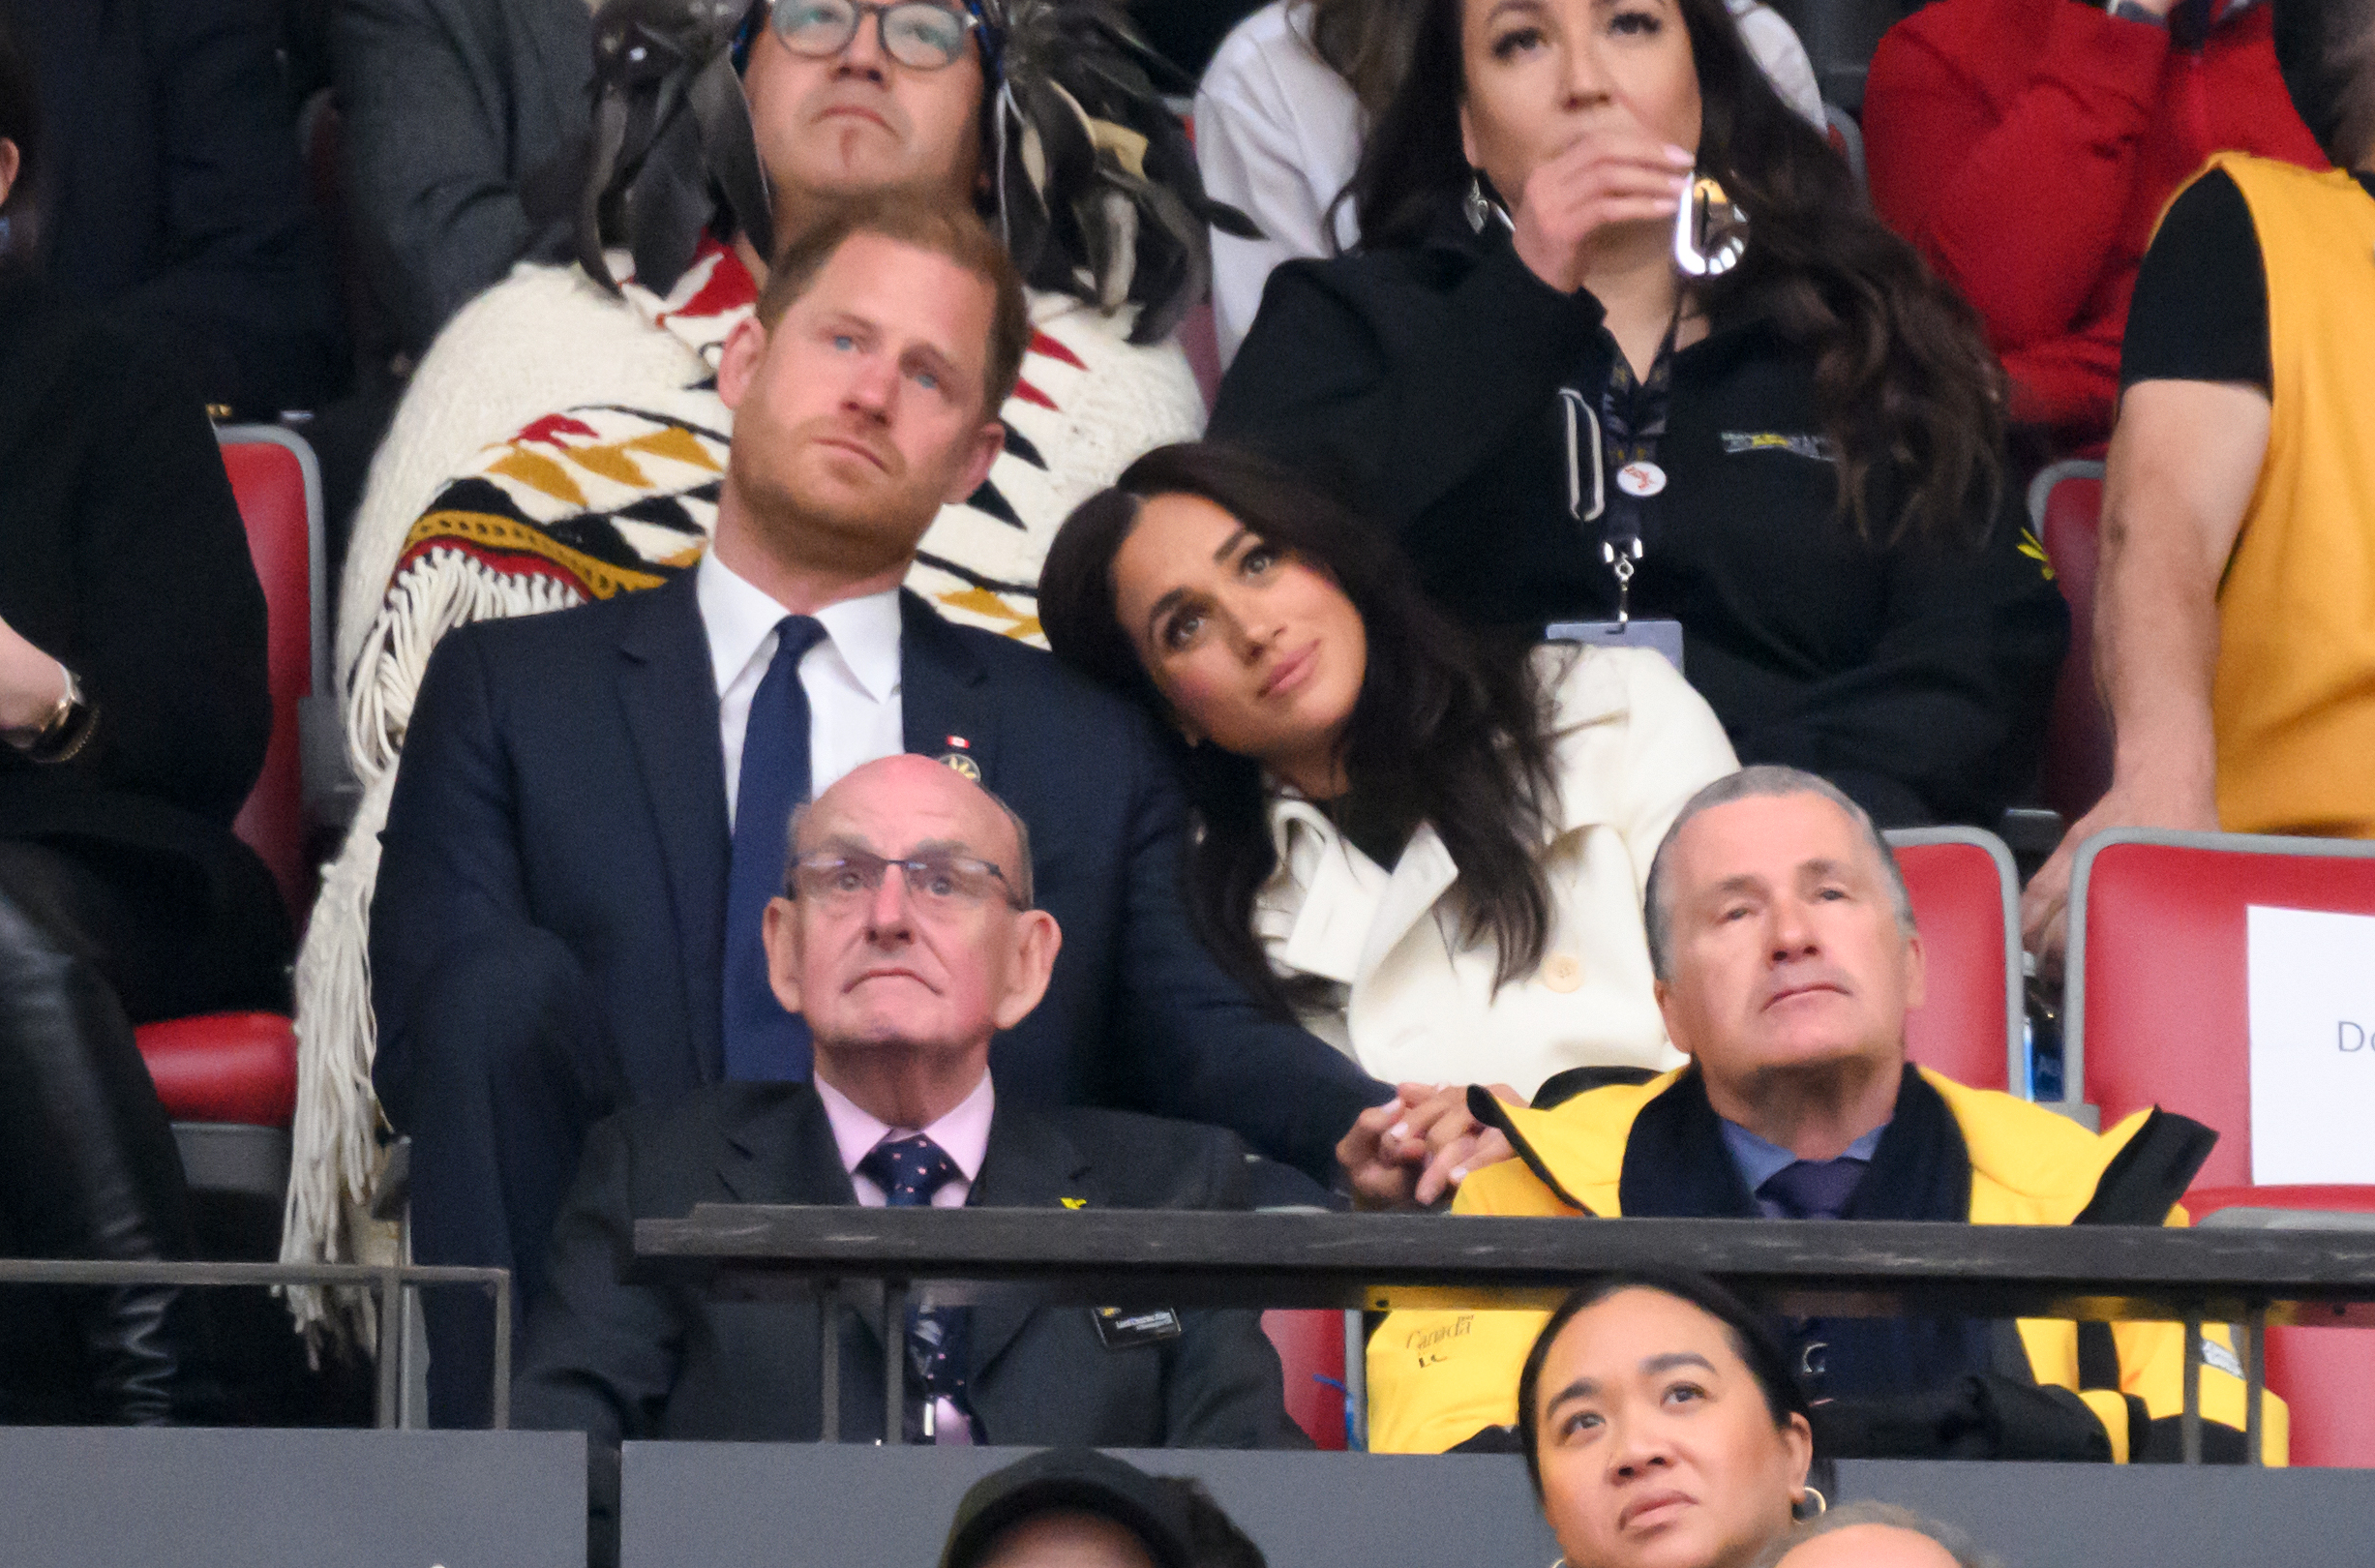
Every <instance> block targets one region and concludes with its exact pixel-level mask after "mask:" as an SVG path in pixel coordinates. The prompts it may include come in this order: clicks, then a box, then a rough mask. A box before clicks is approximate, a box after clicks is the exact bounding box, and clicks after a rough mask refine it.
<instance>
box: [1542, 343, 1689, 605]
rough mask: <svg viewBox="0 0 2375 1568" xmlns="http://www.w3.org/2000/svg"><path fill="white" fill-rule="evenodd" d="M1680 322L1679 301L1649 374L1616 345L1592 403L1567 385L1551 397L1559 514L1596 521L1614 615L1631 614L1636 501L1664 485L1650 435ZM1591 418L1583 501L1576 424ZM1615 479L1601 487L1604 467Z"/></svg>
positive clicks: (1664, 400)
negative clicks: (1562, 502) (1559, 429)
mask: <svg viewBox="0 0 2375 1568" xmlns="http://www.w3.org/2000/svg"><path fill="white" fill-rule="evenodd" d="M1681 324H1682V307H1681V304H1680V302H1679V301H1677V302H1676V304H1675V307H1674V317H1673V319H1672V320H1669V322H1667V324H1666V336H1665V337H1664V338H1663V339H1661V340H1660V341H1659V344H1658V352H1657V356H1656V358H1654V359H1653V360H1651V361H1650V365H1649V374H1648V375H1647V376H1646V377H1640V378H1639V379H1638V380H1637V379H1636V378H1635V377H1634V374H1633V367H1632V365H1631V364H1629V363H1627V361H1626V359H1625V355H1624V350H1623V348H1621V347H1618V348H1616V351H1615V353H1614V354H1613V355H1612V356H1611V358H1610V360H1609V363H1608V381H1607V383H1606V384H1605V385H1603V386H1602V387H1601V389H1600V407H1599V408H1598V409H1597V410H1596V411H1595V410H1594V409H1593V408H1592V407H1591V406H1590V405H1589V404H1588V403H1587V402H1586V401H1585V400H1584V397H1583V394H1582V393H1581V392H1579V391H1578V390H1576V389H1575V388H1574V387H1565V386H1563V387H1560V388H1559V401H1560V402H1561V404H1562V405H1564V407H1565V409H1566V414H1567V514H1568V516H1570V517H1572V518H1574V519H1575V520H1576V521H1577V522H1578V523H1590V522H1595V521H1597V522H1599V523H1600V558H1601V559H1603V560H1605V561H1607V562H1608V569H1609V571H1611V572H1612V573H1614V574H1615V577H1616V623H1617V624H1618V625H1619V626H1622V625H1624V624H1625V623H1626V622H1627V621H1628V620H1630V619H1631V618H1632V597H1633V574H1634V571H1635V569H1636V568H1637V567H1638V564H1639V562H1640V560H1641V557H1642V555H1643V547H1642V543H1641V503H1642V502H1643V501H1644V500H1647V499H1648V498H1650V497H1652V496H1655V495H1657V494H1659V493H1660V492H1661V491H1663V490H1665V488H1666V470H1665V469H1664V468H1661V467H1658V462H1657V456H1658V442H1659V440H1660V439H1661V438H1663V437H1664V436H1665V435H1666V416H1667V412H1668V410H1669V407H1671V405H1672V402H1673V384H1674V334H1675V332H1676V330H1677V329H1678V328H1679V327H1680V326H1681ZM1584 420H1589V421H1590V422H1591V424H1592V427H1593V429H1592V440H1591V446H1590V450H1591V461H1592V502H1591V509H1590V510H1589V511H1588V512H1586V511H1585V510H1584V509H1583V462H1582V458H1583V441H1582V429H1581V425H1582V422H1583V421H1584ZM1611 470H1613V472H1614V474H1615V477H1616V483H1615V487H1614V494H1612V495H1611V494H1610V493H1609V486H1608V473H1609V472H1610V471H1611Z"/></svg>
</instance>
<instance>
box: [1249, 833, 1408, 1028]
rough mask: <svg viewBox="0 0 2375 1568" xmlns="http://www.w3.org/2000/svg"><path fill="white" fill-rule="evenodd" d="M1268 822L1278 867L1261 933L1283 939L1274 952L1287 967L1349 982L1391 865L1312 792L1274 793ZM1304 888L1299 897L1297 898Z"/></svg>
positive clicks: (1259, 914)
mask: <svg viewBox="0 0 2375 1568" xmlns="http://www.w3.org/2000/svg"><path fill="white" fill-rule="evenodd" d="M1270 830H1271V834H1272V836H1273V838H1274V839H1275V841H1276V842H1277V844H1278V864H1279V868H1280V874H1279V875H1278V876H1274V877H1273V878H1272V879H1271V883H1270V886H1269V887H1268V888H1266V889H1264V890H1263V895H1262V898H1261V901H1260V906H1259V908H1258V909H1257V910H1256V913H1255V917H1254V918H1255V921H1256V926H1257V934H1258V935H1260V936H1261V937H1262V938H1263V939H1264V940H1265V941H1266V942H1270V943H1273V944H1277V945H1276V946H1273V948H1272V953H1273V955H1274V956H1275V957H1277V959H1278V961H1279V962H1280V963H1283V964H1285V965H1286V966H1287V967H1288V968H1289V969H1292V970H1294V971H1296V972H1297V973H1299V974H1305V975H1317V976H1319V977H1320V978H1321V979H1322V980H1335V981H1337V982H1338V984H1342V985H1349V984H1351V983H1352V980H1353V977H1354V975H1356V974H1357V973H1359V969H1360V963H1361V950H1362V945H1363V942H1364V940H1365V939H1366V938H1367V937H1368V929H1369V921H1370V918H1371V916H1372V914H1373V912H1374V911H1375V910H1376V908H1377V902H1378V900H1379V899H1380V898H1382V897H1383V896H1384V894H1385V890H1386V874H1385V872H1383V871H1381V870H1379V869H1378V868H1377V865H1376V863H1375V862H1374V861H1372V860H1371V859H1369V858H1368V856H1366V855H1364V854H1362V853H1361V852H1360V851H1359V850H1357V849H1355V848H1353V847H1352V845H1351V844H1349V843H1347V842H1345V841H1344V839H1343V838H1342V837H1341V835H1339V834H1338V832H1337V830H1336V825H1335V824H1334V823H1332V822H1330V821H1329V820H1328V818H1327V816H1326V814H1325V813H1323V812H1322V811H1320V810H1319V808H1318V807H1316V806H1314V805H1312V804H1311V803H1310V802H1309V801H1308V800H1301V799H1295V798H1293V797H1291V796H1290V797H1285V798H1281V799H1274V800H1272V801H1271V804H1270ZM1298 890H1300V892H1301V895H1302V901H1301V903H1300V904H1299V905H1298V904H1295V903H1293V900H1294V899H1295V897H1296V895H1297V892H1298ZM1281 938H1282V939H1283V941H1282V942H1281V941H1280V939H1281Z"/></svg>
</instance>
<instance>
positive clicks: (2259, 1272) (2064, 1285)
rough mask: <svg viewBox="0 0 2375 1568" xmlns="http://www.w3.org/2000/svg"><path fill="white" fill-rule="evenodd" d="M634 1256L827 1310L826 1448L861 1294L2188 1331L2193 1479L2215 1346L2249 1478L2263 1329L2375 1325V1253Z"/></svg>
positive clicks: (1356, 1229)
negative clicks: (1688, 1309) (1656, 1284)
mask: <svg viewBox="0 0 2375 1568" xmlns="http://www.w3.org/2000/svg"><path fill="white" fill-rule="evenodd" d="M635 1250H636V1253H637V1255H638V1257H639V1258H642V1259H644V1260H645V1261H646V1266H649V1267H654V1268H658V1269H661V1270H663V1271H671V1272H674V1273H676V1274H679V1275H681V1274H688V1273H689V1274H692V1275H695V1276H698V1277H700V1278H702V1279H704V1280H706V1282H707V1284H708V1286H709V1288H711V1289H713V1290H716V1291H719V1292H721V1293H728V1294H737V1295H742V1294H753V1295H762V1296H765V1295H778V1294H788V1295H795V1296H808V1297H819V1298H821V1299H822V1300H824V1301H825V1302H826V1304H827V1311H825V1312H822V1313H820V1316H819V1334H820V1343H819V1348H818V1355H819V1363H820V1366H821V1368H822V1372H823V1378H824V1388H823V1403H824V1407H825V1414H826V1425H825V1429H824V1430H825V1431H826V1432H827V1433H837V1432H838V1430H839V1422H838V1415H839V1408H840V1406H839V1376H840V1373H839V1357H838V1355H837V1354H836V1353H835V1344H836V1342H837V1338H838V1337H837V1335H836V1334H835V1333H834V1332H833V1331H832V1330H833V1324H834V1322H835V1320H836V1311H837V1308H838V1305H839V1304H840V1303H841V1302H842V1300H843V1296H844V1287H845V1285H846V1284H847V1283H848V1282H866V1283H868V1284H869V1285H873V1284H879V1286H880V1288H881V1291H882V1295H881V1302H880V1310H881V1312H882V1313H883V1316H882V1323H883V1326H884V1332H885V1336H886V1342H887V1343H895V1342H896V1326H897V1325H898V1324H899V1323H900V1322H901V1321H902V1319H903V1314H904V1311H905V1307H906V1304H907V1303H908V1302H909V1301H910V1300H919V1301H928V1302H935V1303H956V1302H964V1301H969V1300H979V1299H983V1297H984V1296H985V1295H986V1294H988V1293H992V1292H996V1293H1001V1294H1003V1293H1007V1292H1010V1291H1014V1290H1017V1289H1020V1290H1026V1291H1028V1292H1029V1293H1030V1294H1031V1295H1032V1297H1033V1299H1035V1300H1037V1301H1041V1302H1044V1303H1046V1304H1048V1305H1103V1306H1122V1307H1131V1306H1153V1305H1166V1306H1169V1305H1185V1306H1229V1307H1259V1308H1342V1309H1347V1310H1350V1309H1364V1310H1368V1311H1380V1310H1386V1309H1391V1308H1398V1307H1422V1308H1460V1309H1485V1310H1490V1309H1535V1310H1543V1309H1547V1308H1548V1307H1549V1306H1551V1305H1552V1304H1554V1303H1556V1302H1557V1301H1558V1300H1559V1298H1560V1297H1562V1296H1563V1295H1565V1294H1566V1293H1567V1292H1568V1291H1569V1290H1571V1289H1573V1288H1574V1287H1575V1286H1576V1285H1578V1284H1579V1283H1581V1282H1584V1281H1586V1280H1588V1279H1590V1278H1591V1277H1593V1276H1595V1275H1598V1274H1602V1273H1606V1272H1608V1271H1609V1270H1612V1269H1625V1268H1634V1267H1642V1266H1648V1265H1657V1266H1661V1267H1666V1268H1680V1269H1690V1270H1696V1271H1698V1272H1699V1273H1703V1274H1708V1275H1712V1276H1714V1277H1716V1278H1717V1279H1720V1280H1722V1281H1724V1282H1726V1283H1728V1284H1729V1285H1730V1286H1731V1287H1732V1288H1734V1289H1735V1290H1738V1291H1740V1292H1741V1293H1742V1294H1743V1295H1745V1296H1747V1297H1749V1298H1750V1299H1752V1300H1755V1301H1757V1302H1759V1303H1760V1304H1762V1305H1763V1306H1765V1307H1766V1308H1767V1309H1769V1310H1772V1311H1775V1312H1789V1313H1792V1314H1795V1315H1800V1316H1846V1317H1855V1316H1890V1315H1898V1314H1907V1315H1919V1316H1954V1317H2056V1318H2065V1319H2073V1320H2080V1321H2085V1320H2100V1321H2114V1322H2116V1321H2123V1320H2153V1321H2162V1322H2178V1323H2182V1324H2184V1325H2185V1332H2186V1350H2187V1354H2186V1357H2185V1373H2184V1409H2183V1421H2182V1432H2183V1448H2184V1456H2185V1458H2186V1460H2187V1461H2188V1462H2199V1460H2200V1457H2201V1444H2202V1438H2201V1336H2202V1326H2203V1324H2204V1323H2206V1322H2210V1323H2227V1324H2232V1325H2234V1326H2235V1327H2236V1328H2237V1330H2238V1331H2239V1332H2240V1333H2241V1334H2242V1335H2243V1336H2244V1342H2243V1343H2242V1344H2241V1345H2240V1346H2239V1348H2240V1350H2241V1352H2242V1357H2241V1359H2242V1361H2243V1364H2244V1370H2245V1385H2246V1411H2247V1415H2246V1430H2245V1441H2246V1447H2247V1449H2248V1451H2249V1453H2250V1455H2251V1458H2252V1461H2253V1462H2258V1461H2259V1458H2260V1448H2261V1445H2260V1425H2261V1394H2262V1391H2263V1389H2264V1388H2265V1382H2266V1379H2265V1375H2264V1364H2263V1362H2264V1350H2265V1330H2266V1328H2267V1327H2268V1326H2269V1325H2270V1324H2271V1323H2316V1324H2344V1325H2355V1326H2362V1327H2368V1326H2375V1232H2368V1231H2365V1230H2359V1231H2330V1232H2325V1231H2302V1230H2192V1229H2181V1228H2169V1227H2163V1226H2152V1225H2138V1226H2119V1225H2085V1226H2072V1225H1957V1224H1935V1223H1915V1222H1907V1221H1791V1222H1789V1223H1775V1222H1772V1221H1754V1220H1597V1221H1584V1222H1579V1221H1576V1220H1573V1219H1518V1218H1498V1217H1484V1216H1475V1217H1467V1216H1463V1217H1460V1218H1458V1219H1453V1220H1447V1219H1443V1218H1440V1217H1436V1216H1428V1215H1345V1214H1227V1213H1201V1212H1183V1211H1172V1210H1155V1211H1148V1210H1127V1211H1124V1210H1104V1211H1095V1210H1081V1211H1077V1212H1072V1211H1062V1210H1044V1209H1003V1210H1002V1209H928V1208H918V1209H868V1208H855V1207H834V1208H802V1207H763V1206H749V1207H743V1206H727V1205H703V1206H701V1207H699V1208H696V1209H695V1210H694V1211H693V1212H692V1214H691V1215H690V1216H689V1217H687V1218H685V1219H682V1220H644V1221H637V1223H636V1226H635ZM885 1360H886V1364H887V1367H888V1369H889V1375H888V1376H887V1378H886V1380H885V1381H886V1387H885V1390H884V1407H885V1416H886V1430H887V1431H896V1430H898V1428H897V1420H896V1417H897V1412H898V1410H899V1407H900V1402H901V1399H902V1392H903V1391H902V1389H901V1386H900V1385H901V1383H902V1381H903V1373H902V1371H901V1369H900V1367H899V1361H900V1358H899V1357H897V1356H889V1357H886V1358H885Z"/></svg>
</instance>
